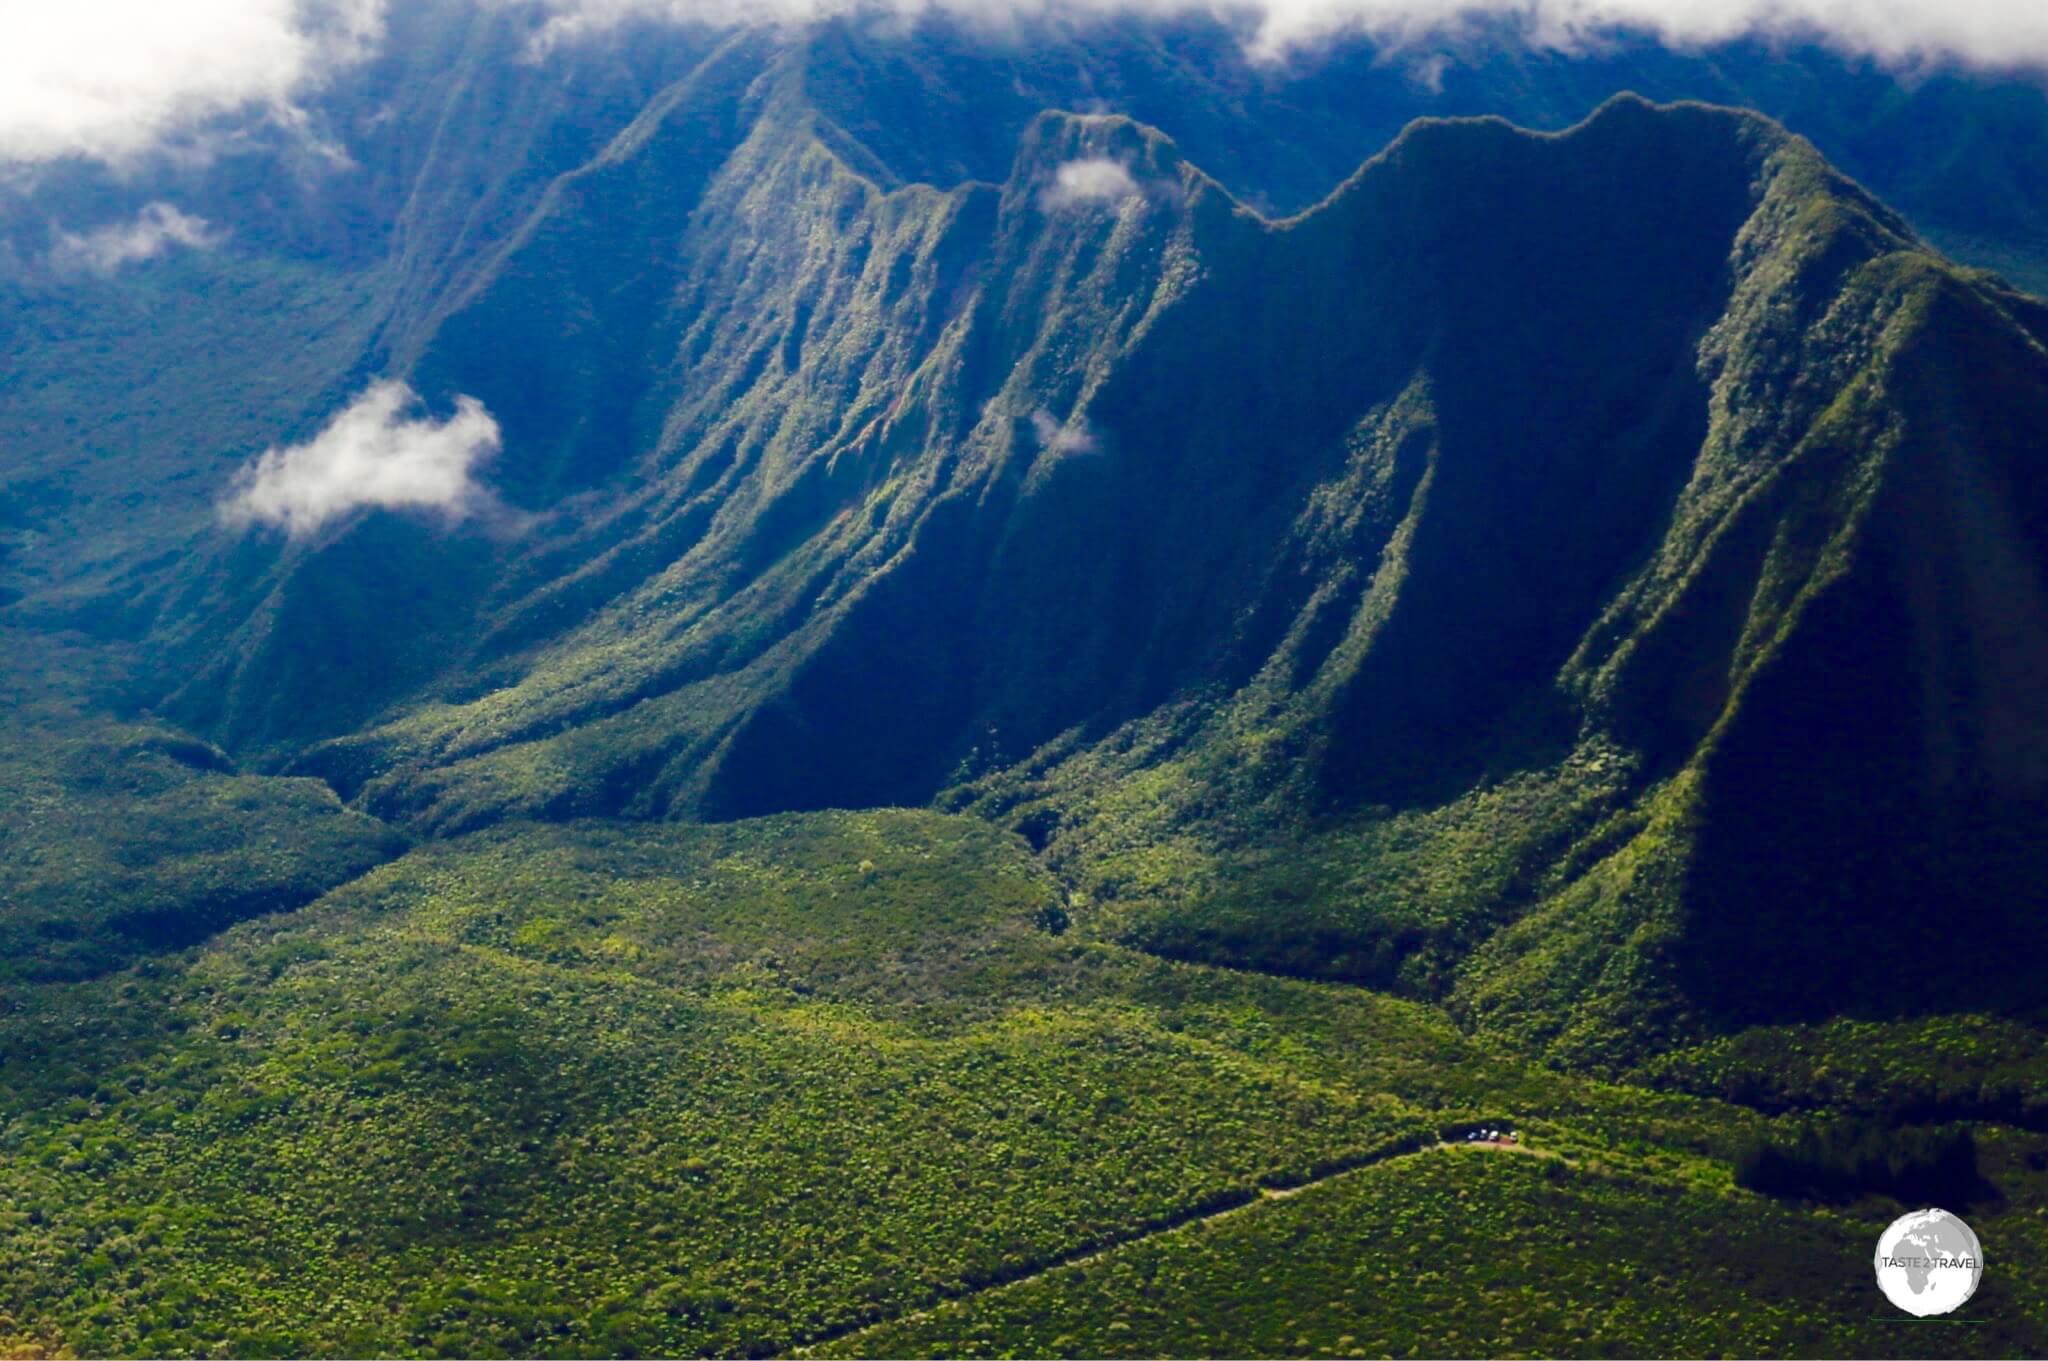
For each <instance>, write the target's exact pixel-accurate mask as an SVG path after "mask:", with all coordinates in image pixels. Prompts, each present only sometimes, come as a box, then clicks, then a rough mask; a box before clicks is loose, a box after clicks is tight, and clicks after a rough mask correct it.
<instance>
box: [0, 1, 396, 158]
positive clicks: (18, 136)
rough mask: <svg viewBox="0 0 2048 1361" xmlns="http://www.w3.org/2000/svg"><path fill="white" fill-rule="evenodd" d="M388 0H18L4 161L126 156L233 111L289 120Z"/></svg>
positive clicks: (369, 40) (375, 25)
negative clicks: (307, 93)
mask: <svg viewBox="0 0 2048 1361" xmlns="http://www.w3.org/2000/svg"><path fill="white" fill-rule="evenodd" d="M384 4H385V0H9V2H8V3H5V4H0V161H5V162H16V163H22V162H39V161H48V160H54V159H56V158H58V157H63V156H87V157H92V158H95V159H98V160H102V161H108V162H113V163H116V164H118V163H122V162H125V161H128V160H132V159H133V158H134V157H136V156H139V155H142V154H144V153H146V152H149V151H153V150H155V149H157V148H158V147H160V146H162V145H164V144H165V143H168V142H177V141H180V140H181V139H188V138H190V137H192V136H193V135H195V134H196V133H198V132H199V131H200V130H201V129H202V128H204V127H205V126H206V125H207V124H208V122H209V121H210V120H213V119H217V118H220V117H222V116H224V115H246V114H251V113H254V114H256V115H257V116H267V117H275V118H279V119H283V120H285V121H290V120H292V119H293V118H294V117H295V115H296V102H295V101H297V100H298V99H299V98H300V96H301V95H302V94H303V93H304V92H305V91H307V90H308V89H311V88H313V87H314V86H317V85H318V84H320V83H321V82H323V81H325V80H328V79H330V78H331V77H332V76H333V75H334V74H335V73H336V72H337V71H338V70H340V69H341V68H343V67H344V66H346V65H348V64H349V63H351V62H354V61H357V60H360V59H361V58H363V57H364V56H367V55H368V54H369V53H370V52H372V51H374V50H375V47H376V45H377V43H378V42H379V40H380V39H381V38H382V35H383V15H384Z"/></svg>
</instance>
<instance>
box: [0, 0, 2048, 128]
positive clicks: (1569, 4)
mask: <svg viewBox="0 0 2048 1361" xmlns="http://www.w3.org/2000/svg"><path fill="white" fill-rule="evenodd" d="M457 2H460V0H450V3H457ZM388 3H390V0H61V2H60V3H40V2H39V0H9V2H8V3H4V4H0V164H23V163H29V164H33V163H37V162H42V161H48V160H52V159H55V158H58V157H64V156H87V157H93V158H97V159H100V160H103V161H108V162H111V163H116V164H119V163H121V162H123V161H127V160H131V159H133V158H135V157H137V156H140V155H142V154H145V153H147V152H150V151H152V150H155V149H158V148H160V147H162V146H164V145H166V144H170V145H183V146H188V147H189V146H192V145H194V144H195V143H196V144H197V145H199V146H201V148H202V149H203V145H204V135H205V131H206V129H208V128H209V127H210V126H213V125H214V124H215V123H217V122H218V121H219V120H222V119H227V120H229V121H232V120H233V119H235V118H241V119H244V120H246V119H249V118H257V119H262V118H269V119H272V120H274V121H277V122H280V123H283V124H285V125H290V126H297V125H298V124H299V122H300V121H301V120H302V115H301V102H302V101H303V99H304V98H305V96H306V95H307V94H308V92H310V91H312V90H314V89H317V88H318V87H319V86H321V85H322V84H324V83H326V82H328V81H331V80H333V79H334V78H335V77H336V76H337V75H338V74H339V73H340V72H341V71H342V70H344V69H345V68H346V67H348V66H349V65H351V64H353V63H356V62H359V61H361V60H362V59H364V58H365V57H367V56H369V55H371V54H372V53H374V52H375V51H376V50H377V49H378V47H379V46H380V44H381V42H382V40H383V36H384V16H385V10H386V6H387V5H388ZM467 3H472V4H477V5H482V6H490V7H495V8H499V9H503V10H509V11H510V12H512V13H513V14H515V15H528V16H531V17H532V20H533V23H534V33H535V35H536V50H537V51H545V50H547V49H548V48H550V47H554V46H559V45H561V44H563V43H567V42H572V41H575V40H577V39H578V38H580V37H586V36H589V35H592V34H596V33H602V32H604V31H606V30H609V29H615V28H617V27H618V26H619V25H621V24H624V23H627V22H645V21H664V20H672V21H677V22H689V23H709V24H716V25H733V26H737V25H744V24H774V23H801V22H804V21H807V20H812V19H818V18H825V17H831V16H835V15H845V14H853V13H871V14H880V15H887V16H897V17H902V18H916V17H918V16H921V15H928V14H943V15H948V16H951V17H954V18H966V19H970V20H979V21H985V22H987V23H990V24H993V25H996V26H998V27H1001V28H1005V29H1011V30H1018V29H1019V26H1020V25H1026V24H1028V23H1029V21H1031V20H1033V19H1039V18H1046V17H1059V18H1066V19H1088V18H1097V17H1115V16H1128V15H1140V16H1146V15H1149V16H1155V17H1168V16H1183V15H1190V14H1207V15H1214V16H1217V17H1220V18H1223V19H1225V20H1227V21H1230V22H1233V23H1236V24H1239V25H1241V26H1242V27H1243V28H1244V29H1245V32H1246V34H1247V42H1248V44H1249V45H1250V46H1251V47H1252V48H1253V49H1254V50H1255V51H1257V52H1259V53H1261V54H1263V55H1266V56H1269V57H1274V56H1282V55H1285V54H1286V53H1288V52H1289V51H1292V50H1296V49H1299V48H1303V47H1306V46H1310V45H1313V44H1316V43H1320V42H1323V41H1326V40H1328V39H1331V38H1334V37H1338V36H1341V35H1345V34H1364V35H1368V36H1371V37H1373V38H1376V39H1378V40H1380V41H1383V42H1392V43H1403V42H1407V43H1416V44H1421V43H1424V42H1426V41H1427V40H1428V39H1430V38H1431V37H1433V36H1435V35H1438V34H1441V33H1444V32H1445V31H1447V30H1456V29H1457V28H1459V27H1460V26H1462V25H1464V24H1467V23H1469V22H1470V21H1472V20H1475V19H1484V18H1508V19H1511V20H1513V21H1515V22H1516V23H1517V24H1518V26H1519V27H1520V28H1521V30H1522V31H1523V32H1525V33H1526V34H1527V36H1528V39H1529V41H1530V42H1532V43H1534V44H1537V45H1539V46H1548V47H1554V48H1560V49H1567V50H1569V49H1572V48H1576V47H1579V46H1583V45H1585V44H1588V43H1594V42H1597V41H1599V40H1600V39H1601V38H1603V37H1605V36H1607V35H1610V34H1613V33H1615V32H1619V31H1631V32H1635V33H1641V34H1648V35H1652V36H1655V37H1657V38H1659V39H1661V40H1663V41H1664V42H1666V43H1669V44H1672V45H1674V46H1680V47H1691V46H1700V45H1705V44H1711V43H1715V42H1721V41H1725V40H1729V39H1734V38H1738V37H1743V36H1753V35H1764V36H1781V37H1790V38H1800V39H1820V40H1822V41H1825V42H1828V43H1831V44H1833V45H1834V46H1836V47H1838V48H1841V49H1844V50H1847V51H1850V52H1855V53H1860V54H1866V55H1870V56H1874V57H1877V58H1879V59H1881V60H1884V61H1886V62H1889V63H1894V64H1901V65H1905V64H1913V63H1918V62H1926V61H1942V60H1955V61H1961V62H1964V63H1968V64H1972V65H1978V66H1984V67H1991V68H2004V69H2012V68H2020V67H2048V4H2043V3H2041V0H467Z"/></svg>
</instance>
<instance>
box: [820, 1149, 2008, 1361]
mask: <svg viewBox="0 0 2048 1361" xmlns="http://www.w3.org/2000/svg"><path fill="white" fill-rule="evenodd" d="M1882 1226H1883V1220H1882V1219H1878V1220H1875V1221H1871V1220H1866V1219H1841V1218H1836V1217H1832V1216H1816V1215H1809V1214H1802V1213H1798V1212H1795V1211H1790V1210H1786V1209H1782V1208H1779V1207H1777V1206H1774V1205H1770V1204H1766V1203H1762V1202H1760V1201H1759V1200H1757V1199H1756V1198H1755V1197H1752V1196H1747V1195H1741V1194H1731V1193H1728V1192H1726V1191H1718V1190H1714V1189H1710V1188H1703V1187H1693V1186H1685V1185H1679V1184H1673V1183H1670V1182H1660V1181H1650V1180H1645V1179H1642V1178H1639V1177H1635V1176H1631V1175H1625V1174H1616V1173H1613V1172H1610V1171H1600V1170H1595V1169H1593V1168H1590V1167H1587V1166H1585V1165H1572V1164H1567V1163H1563V1162H1559V1161H1555V1160H1546V1159H1542V1158H1535V1157H1527V1156H1520V1155H1515V1154H1507V1153H1483V1152H1461V1151H1452V1150H1446V1151H1440V1152H1432V1153H1427V1154H1423V1155H1420V1156H1417V1157H1412V1158H1407V1159H1402V1160H1398V1161H1395V1162H1390V1163H1387V1164H1385V1165H1384V1166H1378V1167H1372V1168H1368V1169H1366V1170H1364V1171H1361V1172H1358V1173H1356V1174H1354V1175H1351V1176H1348V1177H1345V1178H1343V1179H1342V1180H1340V1181H1337V1182H1333V1183H1331V1184H1329V1185H1325V1186H1319V1187H1315V1188H1312V1189H1310V1190H1307V1191H1304V1192H1302V1193H1301V1194H1300V1195H1298V1196H1295V1197H1291V1198H1289V1199H1286V1200H1283V1201H1268V1202H1266V1203H1264V1204H1261V1205H1258V1206H1255V1207H1252V1208H1250V1209H1247V1210H1245V1211H1244V1212H1242V1213H1240V1214H1237V1215H1232V1216H1229V1217H1227V1218H1223V1219H1218V1220H1216V1221H1213V1222H1212V1223H1210V1224H1207V1225H1197V1226H1190V1227H1188V1228H1186V1229H1183V1230H1179V1231H1176V1232H1173V1233H1170V1234H1162V1235H1159V1236H1157V1237H1154V1238H1151V1239H1148V1240H1146V1241H1145V1242H1142V1243H1138V1244H1133V1245H1130V1246H1128V1247H1124V1248H1119V1249H1117V1250H1115V1251H1113V1252H1111V1253H1109V1254H1107V1255H1105V1256H1103V1257H1102V1258H1100V1259H1098V1260H1096V1261H1092V1262H1089V1263H1086V1264H1085V1265H1077V1266H1069V1267H1063V1268H1060V1269H1059V1270H1056V1271H1053V1272H1050V1273H1048V1274H1046V1275H1044V1276H1041V1277H1038V1278H1036V1279H1034V1280H1032V1281H1030V1282H1027V1283H1022V1284H1018V1285H1015V1286H1011V1287H1008V1288H1005V1289H1001V1290H995V1291H990V1292H988V1293H986V1294H983V1295H980V1296H977V1297H976V1298H974V1299H973V1300H971V1301H966V1302H963V1303H959V1304H952V1305H947V1306H943V1307H941V1308H939V1309H937V1310H934V1311H933V1312H931V1313H929V1314H927V1315H925V1316H923V1317H920V1318H917V1319H914V1320H910V1321H907V1322H904V1323H900V1324H892V1325H888V1326H884V1327H881V1328H876V1329H873V1330H870V1331H866V1332H862V1333H859V1334H855V1335H852V1336H850V1337H848V1338H846V1339H843V1340H841V1341H838V1342H835V1343H833V1344H831V1345H829V1346H827V1347H825V1348H823V1349H821V1352H822V1354H824V1355H837V1356H1157V1355H1161V1354H1166V1355H1175V1356H1440V1355H1452V1354H1456V1355H1472V1356H1495V1355H1498V1356H1519V1355H1531V1354H1564V1355H1575V1356H1645V1355H1672V1356H1713V1355H1731V1354H1733V1355H1770V1356H1817V1357H1830V1356H1899V1355H1905V1356H1912V1355H1923V1354H1928V1353H1931V1352H1940V1353H1942V1354H1945V1355H1958V1356H2002V1355H2012V1354H2015V1353H2028V1352H2033V1351H2038V1350H2039V1349H2040V1348H2041V1347H2042V1345H2043V1343H2044V1340H2048V1315H2044V1313H2043V1311H2042V1310H2041V1307H2040V1302H2039V1298H2038V1296H2030V1294H2029V1291H2030V1290H2031V1289H2032V1288H2033V1286H2034V1281H2033V1279H2032V1278H2030V1277H2026V1276H2018V1277H2016V1276H2015V1275H2014V1274H2012V1273H2011V1272H2007V1273H2006V1274H2005V1278H2004V1279H2003V1280H2000V1279H1998V1273H1996V1272H1991V1271H1987V1273H1986V1276H1985V1281H1984V1285H1983V1287H1982V1289H1981V1291H1980V1293H1979V1294H1978V1296H1977V1298H1976V1299H1975V1300H1973V1301H1972V1303H1971V1305H1970V1307H1969V1317H1970V1318H1971V1319H1973V1320H1978V1321H1980V1322H1981V1324H1982V1325H1983V1326H1956V1327H1951V1328H1944V1329H1943V1330H1942V1331H1941V1333H1940V1335H1939V1337H1937V1338H1933V1339H1930V1338H1929V1337H1927V1336H1926V1334H1925V1333H1924V1332H1921V1331H1917V1330H1915V1329H1913V1328H1911V1327H1908V1326H1904V1325H1902V1324H1900V1323H1898V1322H1896V1321H1894V1320H1893V1319H1889V1318H1886V1317H1884V1316H1883V1314H1882V1313H1880V1312H1878V1311H1877V1309H1875V1308H1874V1307H1873V1299H1874V1298H1875V1297H1874V1294H1873V1291H1872V1287H1871V1284H1870V1253H1871V1245H1872V1243H1873V1242H1874V1241H1875V1237H1876V1234H1877V1232H1878V1230H1879V1229H1881V1228H1882ZM2001 1227H2002V1225H2001ZM2013 1228H2014V1231H2015V1232H2028V1233H2034V1232H2038V1231H2037V1230H2035V1229H2034V1228H2033V1227H2032V1226H2031V1225H2025V1224H2024V1223H2019V1224H2014V1225H2013ZM1992 1232H1993V1233H1995V1232H1996V1230H1992ZM1986 1241H1987V1243H1988V1242H1990V1241H1993V1240H1992V1239H1989V1238H1987V1240H1986ZM1991 1252H1992V1249H1991V1248H1990V1247H1988V1246H1987V1248H1986V1260H1987V1262H1988V1261H1990V1260H1991Z"/></svg>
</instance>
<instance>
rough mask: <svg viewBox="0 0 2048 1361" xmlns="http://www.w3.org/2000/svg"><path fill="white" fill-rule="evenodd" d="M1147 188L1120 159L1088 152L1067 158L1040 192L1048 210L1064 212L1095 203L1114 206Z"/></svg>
mask: <svg viewBox="0 0 2048 1361" xmlns="http://www.w3.org/2000/svg"><path fill="white" fill-rule="evenodd" d="M1142 192H1144V191H1143V190H1141V189H1140V188H1139V187H1138V181H1137V180H1136V179H1135V178H1133V177H1132V175H1131V172H1130V170H1129V169H1128V168H1126V167H1125V165H1124V163H1123V162H1121V161H1113V160H1111V159H1110V158H1109V157H1107V156H1088V157H1084V158H1082V159H1080V160H1074V161H1068V162H1066V163H1065V164H1064V165H1062V166H1060V168H1059V169H1058V170H1057V171H1055V172H1054V173H1053V181H1052V183H1051V184H1049V185H1047V186H1046V187H1045V192H1044V193H1042V194H1040V195H1039V196H1038V205H1039V207H1041V208H1043V209H1044V210H1045V211H1046V212H1049V213H1057V212H1065V211H1068V210H1071V209H1075V208H1087V207H1093V206H1098V205H1099V206H1104V207H1114V206H1115V205H1117V204H1119V203H1122V202H1123V201H1124V200H1125V199H1127V198H1134V197H1136V196H1137V195H1138V194H1140V193H1142Z"/></svg>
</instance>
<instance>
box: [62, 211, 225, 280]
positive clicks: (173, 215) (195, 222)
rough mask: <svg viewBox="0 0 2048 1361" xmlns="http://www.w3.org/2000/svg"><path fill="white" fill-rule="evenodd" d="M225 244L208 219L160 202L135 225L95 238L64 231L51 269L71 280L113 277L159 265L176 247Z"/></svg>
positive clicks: (116, 226) (94, 233)
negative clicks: (146, 263) (74, 276)
mask: <svg viewBox="0 0 2048 1361" xmlns="http://www.w3.org/2000/svg"><path fill="white" fill-rule="evenodd" d="M220 241H221V233H219V232H217V231H215V230H214V228H213V224H212V223H210V222H208V221H207V220H206V219H205V218H203V217H193V216H191V215H190V214H188V213H182V212H179V211H178V209H177V208H176V207H174V206H172V205H171V204H168V203H163V202H157V203H151V204H147V205H145V206H144V207H143V209H142V211H141V212H139V213H137V214H136V215H135V219H134V221H132V222H116V223H113V224H111V225H109V226H105V227H95V228H93V229H92V230H91V231H89V232H61V231H60V232H59V233H57V244H56V245H55V246H54V247H52V248H51V250H50V266H51V268H53V269H55V270H57V271H58V272H59V273H66V274H69V273H86V274H112V273H114V272H115V271H117V270H119V269H120V268H122V266H124V265H134V264H140V263H142V262H143V261H145V260H154V259H156V258H157V257H158V256H159V255H164V254H167V253H168V252H169V251H170V249H171V248H172V247H173V246H184V247H186V248H187V249H191V250H210V249H212V248H213V247H215V246H217V245H219V244H220Z"/></svg>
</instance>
